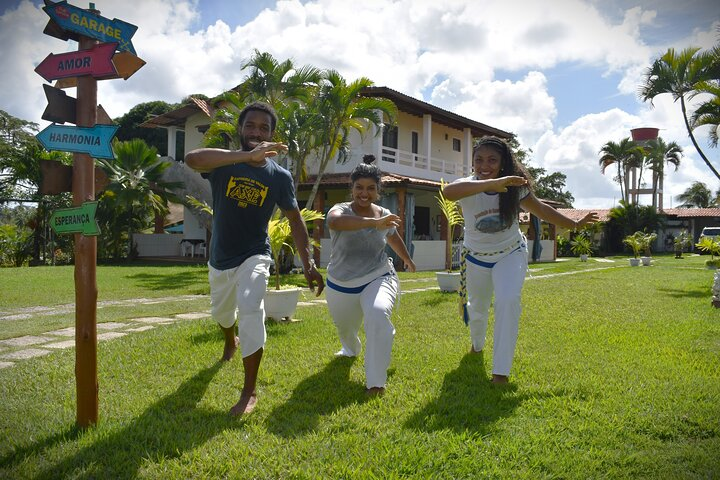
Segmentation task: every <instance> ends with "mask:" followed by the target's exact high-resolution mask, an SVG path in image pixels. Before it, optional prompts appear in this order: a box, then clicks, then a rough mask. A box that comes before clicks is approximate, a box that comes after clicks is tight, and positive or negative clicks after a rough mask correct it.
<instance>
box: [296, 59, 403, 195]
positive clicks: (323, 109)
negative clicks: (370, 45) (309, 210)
mask: <svg viewBox="0 0 720 480" xmlns="http://www.w3.org/2000/svg"><path fill="white" fill-rule="evenodd" d="M372 85H373V82H372V81H371V80H370V79H368V78H366V77H360V78H358V79H357V80H354V81H352V82H350V83H347V82H346V80H345V79H344V78H343V77H342V75H340V73H338V72H337V71H335V70H327V71H325V72H324V73H323V79H322V81H321V84H320V90H319V92H318V97H317V100H316V101H317V110H318V114H319V115H320V117H321V118H322V123H323V126H322V128H321V130H320V132H319V134H320V137H319V140H320V145H321V147H320V154H319V160H320V166H319V169H318V173H317V178H316V179H315V184H314V185H313V187H312V190H311V191H310V196H309V197H308V200H307V205H308V207H310V206H311V205H312V202H313V201H314V200H315V196H316V195H317V191H318V189H319V187H320V181H321V180H322V175H323V173H324V172H325V169H326V168H327V165H328V163H330V160H332V159H333V158H335V157H336V156H338V158H341V157H342V152H343V149H345V148H347V146H348V143H349V135H350V133H351V131H353V130H355V131H357V132H358V133H359V134H360V135H361V136H362V135H364V134H365V132H366V131H367V129H368V128H369V127H371V126H372V127H374V128H375V130H376V135H379V134H380V133H381V132H382V128H381V127H382V126H383V125H384V118H385V117H386V118H387V119H388V123H394V121H395V117H396V115H397V107H396V106H395V104H394V103H393V102H392V101H391V100H388V99H385V98H374V97H365V96H363V95H362V91H363V89H365V88H368V87H371V86H372Z"/></svg>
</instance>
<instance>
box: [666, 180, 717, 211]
mask: <svg viewBox="0 0 720 480" xmlns="http://www.w3.org/2000/svg"><path fill="white" fill-rule="evenodd" d="M675 198H677V200H678V201H680V202H682V204H680V206H681V207H686V208H690V207H696V208H708V207H711V206H712V204H713V199H712V192H711V191H710V189H709V188H708V187H707V185H705V184H704V183H702V182H693V184H692V185H691V186H690V188H688V189H687V190H685V191H684V192H683V193H681V194H680V195H678V196H677V197H675Z"/></svg>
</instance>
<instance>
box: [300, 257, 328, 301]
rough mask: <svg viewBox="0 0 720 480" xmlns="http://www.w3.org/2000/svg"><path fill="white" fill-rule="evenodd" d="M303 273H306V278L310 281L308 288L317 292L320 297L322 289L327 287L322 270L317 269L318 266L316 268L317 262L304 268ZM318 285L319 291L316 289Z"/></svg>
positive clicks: (316, 294)
mask: <svg viewBox="0 0 720 480" xmlns="http://www.w3.org/2000/svg"><path fill="white" fill-rule="evenodd" d="M303 274H304V275H305V280H307V282H308V288H309V289H310V291H311V292H315V296H316V297H319V296H320V294H321V293H322V291H323V290H324V289H325V280H323V277H322V275H320V272H318V271H317V268H315V263H311V264H310V268H308V269H305V268H304V269H303ZM316 286H317V291H316V290H315V287H316Z"/></svg>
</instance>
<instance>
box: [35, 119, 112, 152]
mask: <svg viewBox="0 0 720 480" xmlns="http://www.w3.org/2000/svg"><path fill="white" fill-rule="evenodd" d="M118 128H120V127H118V126H117V125H95V126H94V127H72V126H66V125H50V126H49V127H47V128H45V129H44V130H43V131H42V132H40V133H38V134H37V139H38V140H39V141H40V143H42V146H43V147H45V149H46V150H55V151H60V152H77V153H87V154H88V155H90V156H92V157H95V158H105V159H108V160H112V159H113V158H115V157H114V156H113V151H112V148H111V147H110V140H112V138H113V136H115V132H117V130H118Z"/></svg>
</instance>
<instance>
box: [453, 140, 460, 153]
mask: <svg viewBox="0 0 720 480" xmlns="http://www.w3.org/2000/svg"><path fill="white" fill-rule="evenodd" d="M453 150H455V151H456V152H459V151H460V139H459V138H453Z"/></svg>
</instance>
